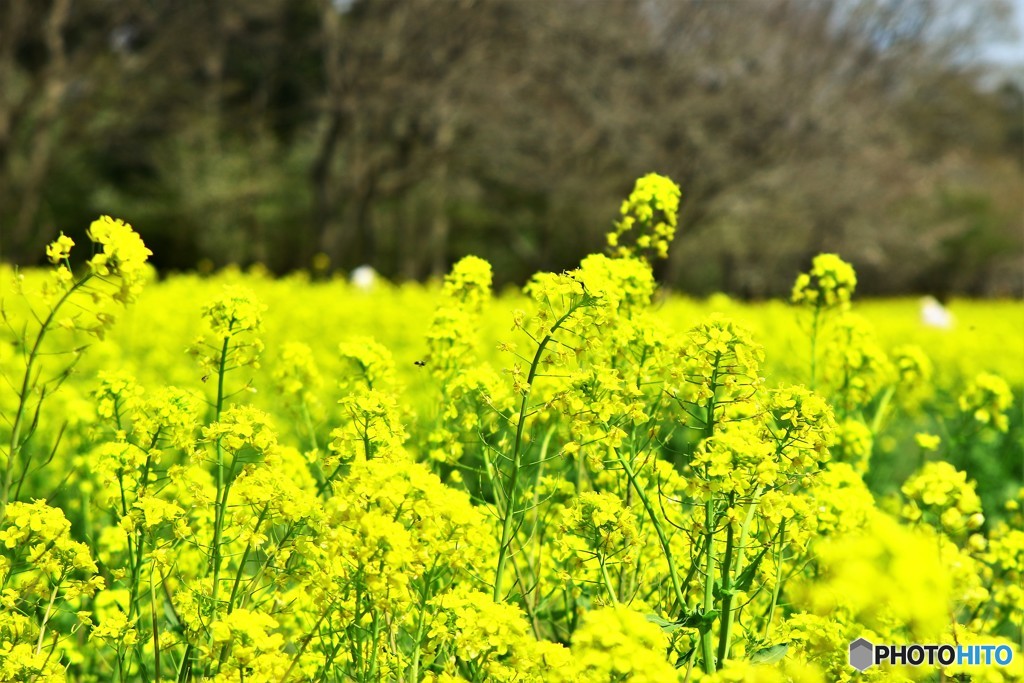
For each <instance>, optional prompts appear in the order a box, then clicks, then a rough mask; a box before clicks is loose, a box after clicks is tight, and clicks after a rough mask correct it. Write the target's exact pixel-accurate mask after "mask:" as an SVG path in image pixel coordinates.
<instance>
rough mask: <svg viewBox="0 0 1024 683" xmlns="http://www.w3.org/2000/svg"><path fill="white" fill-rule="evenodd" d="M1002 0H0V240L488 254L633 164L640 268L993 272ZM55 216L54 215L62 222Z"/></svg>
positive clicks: (31, 244) (523, 248)
mask: <svg viewBox="0 0 1024 683" xmlns="http://www.w3.org/2000/svg"><path fill="white" fill-rule="evenodd" d="M1008 9H1009V8H1008V5H1007V3H1006V0H978V1H977V2H972V3H959V2H956V1H955V0H901V1H900V2H894V1H893V0H820V1H818V2H807V1H806V0H761V1H760V2H756V3H754V2H749V3H720V2H708V1H706V0H688V1H685V2H679V1H678V0H607V1H603V2H589V1H587V0H559V1H558V2H548V3H541V2H521V1H519V0H402V1H400V0H264V1H263V2H259V3H251V2H244V1H242V0H211V1H210V2H204V3H181V2H174V0H119V2H117V3H110V2H107V1H106V0H6V2H0V27H2V29H0V257H3V258H5V259H8V260H13V261H17V262H31V261H33V260H35V259H37V258H38V256H37V255H38V254H39V253H40V252H41V245H42V244H43V243H45V242H46V241H47V240H48V239H49V238H50V236H51V235H52V233H53V232H54V231H55V230H56V229H64V230H66V231H69V232H71V233H72V234H73V233H74V230H75V229H76V228H75V227H74V226H83V225H86V224H88V221H89V219H90V218H91V217H94V216H95V214H97V213H100V212H109V213H114V214H117V215H123V216H125V217H126V218H127V219H129V220H130V221H132V222H133V223H134V224H135V225H136V227H138V228H139V230H140V231H141V232H142V234H143V235H144V236H145V237H146V239H147V241H148V242H150V243H151V244H152V245H153V246H154V250H155V251H156V257H157V259H158V264H159V265H160V266H162V267H164V268H189V267H194V266H195V265H196V264H197V263H198V262H199V261H200V260H201V259H207V260H209V261H210V262H211V263H212V264H214V265H217V264H225V263H229V262H238V263H252V262H256V261H261V262H264V263H266V264H267V265H268V266H269V267H271V268H272V269H274V270H276V271H279V272H283V271H287V270H290V269H294V268H301V267H306V266H307V265H308V264H309V262H310V259H311V258H312V256H313V255H314V254H315V253H317V252H323V253H326V254H327V255H328V256H330V258H331V260H332V262H333V263H334V264H335V266H337V267H342V268H352V267H355V266H357V265H359V264H362V263H369V264H371V265H373V266H374V267H375V268H377V269H378V270H379V271H381V272H383V273H384V274H385V275H388V276H391V277H397V278H422V277H427V276H429V275H432V274H434V275H436V274H438V273H440V272H442V271H444V270H445V269H446V267H447V266H448V264H449V263H450V262H451V261H452V260H453V259H455V258H457V257H458V256H460V255H462V254H465V253H470V252H472V253H478V254H479V255H481V256H484V257H486V258H488V259H490V260H491V261H492V262H493V263H494V266H495V270H496V275H497V279H498V280H499V282H508V281H522V280H523V279H525V278H526V277H527V276H528V275H529V274H530V273H532V272H533V271H535V270H536V269H538V268H546V269H560V268H566V267H570V266H572V265H573V263H574V262H575V261H576V260H578V258H579V257H580V256H581V255H582V254H585V253H587V252H589V251H592V250H595V249H600V248H601V246H602V241H601V240H602V235H603V233H604V232H605V231H606V230H607V227H608V225H609V223H610V221H611V220H612V219H613V217H614V214H615V211H616V207H617V203H618V201H619V200H620V198H621V197H623V196H624V195H625V194H626V193H627V192H628V190H629V188H630V187H631V184H632V181H633V179H634V178H635V177H637V176H638V175H640V174H643V173H646V172H648V171H652V170H654V171H659V172H662V173H667V174H669V175H671V176H672V177H674V178H675V179H677V180H678V181H679V182H680V184H681V185H682V186H683V189H684V197H685V204H684V209H683V216H682V231H683V235H682V239H680V240H677V242H676V246H675V248H674V250H673V253H672V254H671V258H670V260H669V262H668V263H667V264H666V265H665V266H664V268H663V270H662V272H661V273H660V275H661V276H662V278H663V279H665V280H666V281H668V282H669V283H671V284H673V285H676V286H680V287H683V288H686V289H688V290H690V291H694V292H708V291H712V290H715V289H725V290H728V291H731V292H733V293H737V294H741V295H745V296H751V297H762V296H769V295H775V294H780V293H784V292H785V291H786V289H787V288H788V285H789V282H790V280H791V275H792V273H793V272H795V271H796V270H797V269H798V268H801V267H803V266H804V265H806V262H807V261H808V260H809V259H810V257H811V256H813V255H814V254H815V253H817V252H818V251H822V250H833V251H839V252H841V253H843V254H844V256H846V257H847V258H848V259H850V260H852V261H853V262H854V264H855V265H856V266H857V267H858V269H859V271H860V272H861V273H862V274H863V285H862V288H863V290H864V291H867V292H871V293H892V292H908V291H922V290H927V291H932V292H934V293H937V294H949V293H955V292H970V293H976V294H1004V295H1005V294H1021V293H1022V292H1021V290H1022V287H1024V284H1022V283H1024V277H1022V260H1024V259H1022V256H1021V255H1022V254H1024V231H1022V230H1021V214H1022V206H1021V197H1024V134H1022V132H1021V131H1022V130H1024V127H1022V123H1021V121H1022V120H1024V117H1022V97H1021V84H1019V83H1016V84H1014V83H1012V82H1007V83H1005V84H996V85H997V87H992V85H993V84H992V82H991V78H989V80H988V81H985V80H984V79H982V78H981V76H983V75H986V74H985V70H984V67H983V65H982V64H981V63H980V62H979V61H978V60H977V54H976V51H977V48H978V46H979V45H981V44H982V43H983V42H984V41H985V40H988V39H989V38H990V36H992V35H995V34H996V33H997V32H999V31H1001V30H1004V29H1005V27H1006V26H1007V25H1008V22H1006V21H1005V18H1006V12H1007V11H1008ZM77 229H79V230H80V229H81V228H80V227H79V228H77Z"/></svg>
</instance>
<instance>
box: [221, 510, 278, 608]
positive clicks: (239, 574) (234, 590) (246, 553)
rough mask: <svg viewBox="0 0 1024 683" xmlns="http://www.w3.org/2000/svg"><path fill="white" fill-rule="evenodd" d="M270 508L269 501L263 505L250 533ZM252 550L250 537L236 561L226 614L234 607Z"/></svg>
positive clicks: (263, 518)
mask: <svg viewBox="0 0 1024 683" xmlns="http://www.w3.org/2000/svg"><path fill="white" fill-rule="evenodd" d="M269 509H270V503H267V504H266V505H264V506H263V510H261V511H260V516H259V517H258V518H257V519H256V526H255V527H254V528H253V530H252V535H253V536H255V535H256V532H257V531H259V528H260V525H261V524H263V520H265V519H266V518H267V511H268V510H269ZM250 552H252V538H250V539H249V542H248V543H246V544H245V550H244V551H243V552H242V559H241V560H240V561H239V563H238V571H237V572H236V573H235V581H234V583H233V584H232V586H231V595H230V596H229V597H228V614H231V612H232V611H233V610H234V609H235V596H236V595H238V587H239V585H241V583H242V574H243V573H244V571H245V561H246V560H248V559H249V553H250Z"/></svg>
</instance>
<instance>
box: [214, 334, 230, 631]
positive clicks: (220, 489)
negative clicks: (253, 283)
mask: <svg viewBox="0 0 1024 683" xmlns="http://www.w3.org/2000/svg"><path fill="white" fill-rule="evenodd" d="M230 333H231V328H230V326H229V327H228V336H227V337H224V343H223V344H222V345H221V350H220V358H219V359H218V361H219V363H218V367H217V404H216V406H215V411H216V414H215V417H214V420H215V421H220V416H221V411H222V410H223V409H224V376H225V374H227V371H226V366H227V356H228V344H229V343H230V341H231V336H230ZM226 488H227V487H226V486H225V481H224V447H223V446H222V445H221V439H220V437H217V499H216V506H217V509H216V513H215V516H214V525H213V547H212V548H211V549H210V569H211V571H212V573H213V586H212V588H211V590H210V604H211V605H212V607H211V613H210V624H211V629H210V645H211V647H212V645H213V629H212V625H213V623H214V622H215V621H216V620H217V588H218V583H219V582H220V560H221V556H220V546H221V534H222V533H223V528H224V507H225V505H226V504H227V491H226Z"/></svg>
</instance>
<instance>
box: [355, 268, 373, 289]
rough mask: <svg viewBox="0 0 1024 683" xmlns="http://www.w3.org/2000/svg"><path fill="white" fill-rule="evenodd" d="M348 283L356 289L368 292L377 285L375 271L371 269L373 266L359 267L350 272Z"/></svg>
mask: <svg viewBox="0 0 1024 683" xmlns="http://www.w3.org/2000/svg"><path fill="white" fill-rule="evenodd" d="M349 281H350V282H351V283H352V285H353V286H355V288H356V289H361V290H363V291H364V292H368V291H370V290H371V289H373V286H374V285H375V284H377V271H376V270H374V269H373V266H366V265H363V266H359V267H358V268H356V269H355V270H353V271H352V275H350V276H349Z"/></svg>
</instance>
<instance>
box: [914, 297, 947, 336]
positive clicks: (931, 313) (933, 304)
mask: <svg viewBox="0 0 1024 683" xmlns="http://www.w3.org/2000/svg"><path fill="white" fill-rule="evenodd" d="M921 322H922V323H924V324H925V326H927V327H938V328H940V329H943V330H948V329H949V328H951V327H953V314H952V313H950V312H949V311H947V310H946V307H945V306H943V305H942V304H940V303H939V300H938V299H936V298H935V297H933V296H926V297H924V298H922V299H921Z"/></svg>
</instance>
